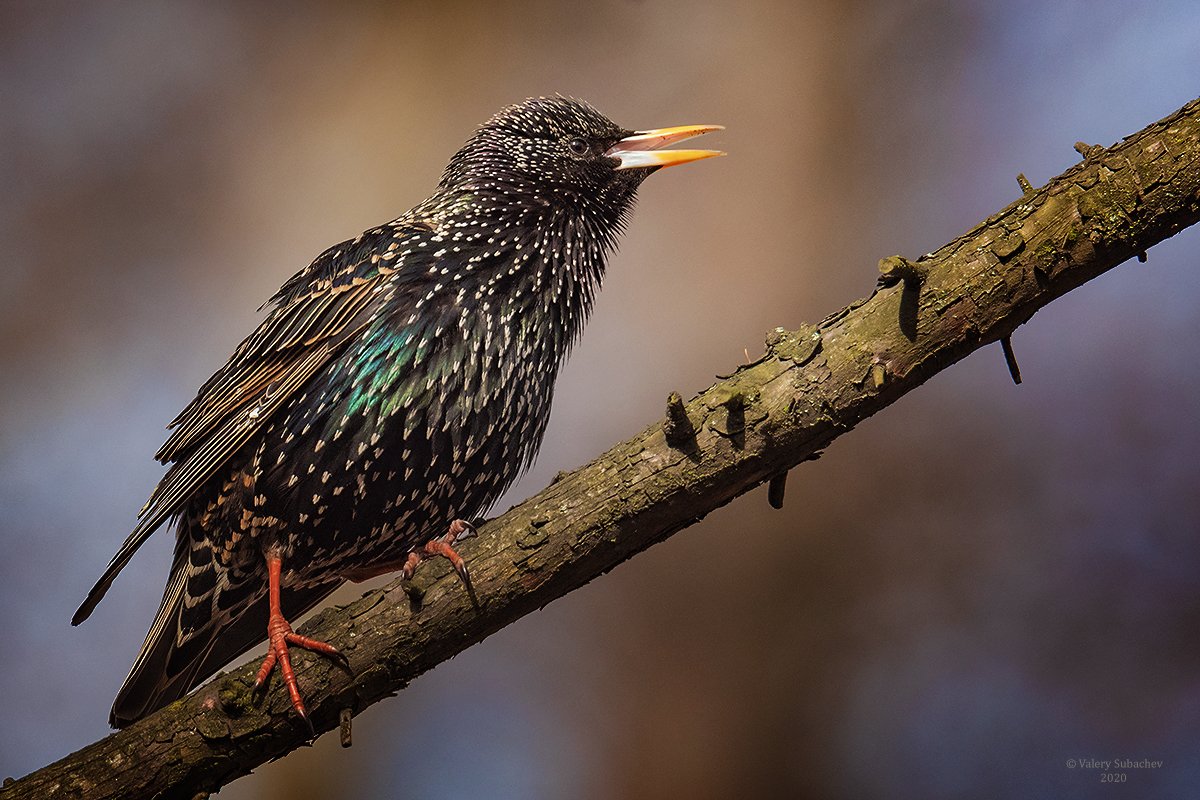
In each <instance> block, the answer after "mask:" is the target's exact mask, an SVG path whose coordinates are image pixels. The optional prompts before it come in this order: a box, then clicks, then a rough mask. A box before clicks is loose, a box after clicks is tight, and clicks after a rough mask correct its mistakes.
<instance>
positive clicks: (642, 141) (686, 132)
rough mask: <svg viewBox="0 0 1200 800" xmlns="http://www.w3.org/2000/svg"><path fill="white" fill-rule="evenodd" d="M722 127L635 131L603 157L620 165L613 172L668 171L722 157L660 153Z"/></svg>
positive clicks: (704, 152)
mask: <svg viewBox="0 0 1200 800" xmlns="http://www.w3.org/2000/svg"><path fill="white" fill-rule="evenodd" d="M723 130H725V126H724V125H678V126H676V127H674V128H657V129H655V130H652V131H637V132H636V133H634V134H633V135H632V136H626V137H625V138H624V139H622V140H621V141H619V142H617V143H616V144H614V145H613V146H612V147H610V148H608V150H607V151H606V152H605V153H604V155H606V156H608V157H609V158H615V159H617V160H619V161H620V162H621V163H620V164H619V165H618V166H617V169H635V168H637V167H672V166H674V165H676V164H686V163H688V162H689V161H699V160H700V159H702V158H712V157H713V156H723V155H725V154H724V153H722V152H721V151H720V150H663V149H661V148H663V147H666V146H668V145H671V144H674V143H675V142H681V141H683V140H684V139H690V138H692V137H693V136H699V135H700V134H702V133H708V132H709V131H723Z"/></svg>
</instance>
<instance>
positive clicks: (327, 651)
mask: <svg viewBox="0 0 1200 800" xmlns="http://www.w3.org/2000/svg"><path fill="white" fill-rule="evenodd" d="M282 571H283V560H282V559H281V558H280V557H279V556H277V555H268V556H267V580H268V591H269V593H270V598H269V600H270V606H271V611H270V616H269V617H268V619H267V638H268V640H269V641H270V649H268V650H267V657H266V658H264V659H263V663H262V666H261V667H259V669H258V677H256V678H255V679H254V688H255V690H256V691H257V690H258V689H261V688H262V687H263V686H265V685H266V682H267V678H269V677H270V676H271V671H272V670H273V669H275V664H276V663H277V662H278V664H279V672H280V673H281V674H282V675H283V683H284V685H285V686H287V690H288V695H290V696H291V698H292V707H293V708H295V709H296V713H297V714H299V715H300V718H301V719H303V720H304V721H305V722H308V712H307V711H306V710H305V708H304V698H303V697H301V696H300V688H299V687H298V686H297V685H296V674H295V673H294V672H293V671H292V660H291V658H290V657H289V656H288V645H289V644H294V645H296V646H297V647H303V648H305V649H306V650H313V651H315V652H317V653H323V654H324V655H327V656H330V657H332V658H336V659H338V660H340V661H343V662H344V661H345V660H346V657H345V656H343V655H342V654H341V652H340V651H339V650H338V649H337V648H336V647H334V646H333V645H331V644H326V643H325V642H318V641H317V640H316V639H310V638H308V637H307V636H301V635H300V634H298V633H295V632H293V631H292V626H291V625H290V624H288V621H287V620H286V619H284V617H283V612H282V611H281V610H280V608H279V583H280V579H279V576H280V573H281V572H282ZM309 727H310V728H311V727H312V723H311V722H309Z"/></svg>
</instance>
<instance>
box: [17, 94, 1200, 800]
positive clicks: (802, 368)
mask: <svg viewBox="0 0 1200 800" xmlns="http://www.w3.org/2000/svg"><path fill="white" fill-rule="evenodd" d="M1022 188H1024V187H1022ZM1198 218H1200V101H1193V102H1192V103H1189V104H1188V105H1187V106H1185V107H1184V108H1183V109H1181V110H1180V111H1178V112H1177V113H1175V114H1173V115H1171V116H1170V117H1168V118H1166V119H1164V120H1162V121H1160V122H1158V123H1155V124H1154V125H1151V126H1150V127H1148V128H1146V129H1145V130H1143V131H1141V132H1140V133H1138V134H1135V135H1133V136H1131V137H1128V138H1127V139H1126V140H1124V141H1123V142H1122V143H1120V144H1119V145H1115V146H1114V147H1112V148H1107V149H1106V148H1087V149H1086V158H1085V159H1084V161H1083V162H1082V163H1080V164H1078V165H1076V166H1075V167H1072V168H1071V169H1070V170H1068V171H1067V172H1065V173H1063V174H1062V175H1060V176H1058V177H1057V178H1055V179H1054V180H1052V181H1051V182H1050V183H1048V184H1047V185H1046V186H1044V187H1042V188H1040V189H1036V190H1034V189H1032V187H1030V188H1029V190H1027V191H1026V192H1025V194H1024V195H1023V196H1022V197H1021V198H1020V199H1018V200H1017V201H1016V202H1015V203H1013V204H1012V205H1010V206H1009V207H1008V208H1005V209H1004V210H1003V211H1000V212H999V213H997V214H995V215H993V216H991V217H989V218H988V219H987V220H985V221H984V222H982V223H981V224H979V225H977V226H976V227H974V228H973V229H971V230H970V231H968V232H967V233H965V234H963V235H962V236H960V237H958V238H957V239H955V240H954V241H952V242H950V243H949V244H947V245H945V246H944V247H942V248H940V249H939V250H937V252H935V253H932V254H929V255H926V256H923V257H922V258H920V259H919V260H917V261H916V262H910V261H908V260H906V259H901V258H898V257H893V258H889V259H885V260H884V261H883V262H881V265H880V269H881V271H882V273H883V277H882V278H881V287H880V288H878V289H877V290H876V291H875V292H874V293H873V294H872V295H871V296H870V297H867V298H865V299H863V300H859V301H857V302H855V303H853V304H851V305H850V306H848V307H846V308H845V309H842V310H841V311H839V312H837V313H836V314H832V315H830V316H829V317H827V318H826V319H825V320H823V321H822V322H821V323H819V324H817V325H813V326H805V327H802V328H801V329H799V330H794V331H786V330H784V329H782V328H779V329H776V330H774V331H772V332H771V333H769V334H768V337H767V350H766V353H765V355H763V356H762V357H761V358H759V359H758V360H757V361H755V362H753V363H751V364H748V365H745V366H742V367H739V368H738V369H737V371H736V372H735V373H734V374H732V375H730V376H728V377H726V378H724V379H721V380H719V381H718V382H717V383H715V384H714V385H712V386H711V387H709V388H708V389H706V390H704V391H703V392H701V393H700V394H699V395H697V396H696V397H695V398H693V399H692V400H691V401H690V402H687V403H684V404H682V405H680V401H679V399H678V398H672V399H671V402H670V408H669V413H668V417H669V419H670V421H669V422H667V423H665V424H666V425H667V427H668V429H669V431H670V432H671V436H670V442H668V437H667V436H666V435H664V423H659V424H655V425H652V426H651V427H649V428H647V429H646V430H645V431H643V432H642V433H640V434H639V435H637V436H635V437H634V438H632V439H630V440H629V441H626V442H622V443H621V444H618V445H617V446H615V447H613V448H612V449H611V450H609V451H608V452H607V453H605V454H604V455H602V456H600V457H599V458H597V459H596V460H595V461H593V462H592V463H591V464H588V465H587V466H585V467H583V468H582V469H579V470H577V471H575V472H572V473H569V474H566V475H564V476H562V477H561V478H560V479H559V480H557V481H556V482H555V483H554V484H553V485H551V486H550V487H549V488H547V489H546V490H545V491H543V492H541V493H540V494H538V495H537V496H535V497H533V498H531V499H529V500H528V501H526V502H525V503H523V504H521V505H520V506H518V507H516V508H514V509H512V510H511V511H509V512H508V513H506V514H504V515H503V516H502V517H500V518H498V519H496V520H493V521H491V522H489V523H488V524H487V525H485V526H483V527H482V528H481V529H480V535H479V538H478V539H475V540H472V541H471V542H469V543H467V544H466V545H465V546H464V548H463V553H464V555H465V556H466V557H467V560H468V561H469V563H470V565H471V571H472V576H473V579H474V584H475V588H476V590H477V592H478V596H479V598H480V600H481V602H482V607H481V608H480V609H479V610H476V609H475V608H473V607H472V605H471V604H470V602H469V601H468V599H467V596H466V593H465V592H463V591H462V589H461V587H460V586H459V585H458V584H457V582H456V580H455V579H454V576H453V575H452V574H450V573H449V571H448V569H446V568H445V567H443V566H440V565H435V566H432V567H427V568H425V569H423V570H422V574H421V575H419V576H418V579H417V581H416V585H415V586H411V587H407V591H406V588H405V587H402V586H401V585H400V583H399V582H396V583H393V584H391V585H390V586H388V587H387V588H385V589H382V590H379V591H374V592H369V593H368V594H366V595H364V597H363V598H362V599H361V600H359V601H358V602H356V603H353V604H351V605H349V606H345V607H341V608H332V609H328V610H326V611H324V612H323V613H321V614H319V615H318V616H316V617H315V618H314V619H313V620H312V621H311V622H310V623H309V624H308V625H307V626H306V627H305V630H304V632H305V633H307V634H308V635H310V636H315V637H316V638H318V639H322V640H325V641H329V642H332V643H334V644H335V645H337V646H338V647H340V648H341V649H342V651H343V652H344V653H345V654H346V655H347V657H348V658H349V662H350V665H351V667H352V670H353V672H352V673H350V672H347V671H345V670H343V669H341V668H339V667H337V666H336V665H333V664H331V663H329V662H328V661H327V660H325V659H322V658H319V657H314V656H311V655H309V654H306V653H304V652H303V651H301V652H299V653H298V655H297V658H296V662H297V664H296V671H297V675H298V676H299V679H300V684H301V686H302V687H303V688H304V692H305V694H306V696H307V699H308V704H309V709H310V712H311V717H312V721H313V724H314V725H315V726H316V729H317V730H318V731H327V730H331V729H334V728H336V727H338V724H339V713H340V712H342V711H343V709H350V711H351V712H352V713H357V712H359V711H361V710H362V709H364V708H366V707H367V706H368V705H370V704H372V703H374V702H376V701H378V700H380V699H382V698H384V697H387V696H389V695H391V694H394V693H395V692H398V691H399V690H401V689H403V688H404V687H405V686H406V685H407V684H408V683H409V682H410V681H411V680H412V679H413V678H415V677H416V676H417V675H419V674H421V673H422V672H424V671H425V670H427V669H430V668H431V667H433V666H435V665H437V664H438V663H440V662H442V661H445V660H446V659H448V658H450V657H452V656H453V655H455V654H456V653H458V652H460V651H461V650H463V649H464V648H466V647H468V646H470V645H472V644H474V643H475V642H478V641H480V640H482V639H483V638H485V637H486V636H487V635H488V634H490V633H492V632H494V631H497V630H499V629H500V628H502V627H504V626H505V625H507V624H509V623H510V622H512V621H514V620H516V619H518V618H519V617H521V616H523V615H524V614H527V613H529V612H530V611H533V610H534V609H537V608H540V607H541V606H544V605H546V604H547V603H549V602H550V601H551V600H554V599H555V598H557V597H560V596H562V595H564V594H566V593H567V592H569V591H571V590H572V589H575V588H577V587H579V586H582V585H583V584H585V583H587V582H588V581H590V580H592V579H593V578H596V577H597V576H599V575H601V574H603V573H604V572H607V571H608V570H610V569H612V568H613V567H614V566H615V565H617V564H619V563H620V562H622V561H624V560H625V559H627V558H629V557H630V556H632V555H633V554H635V553H637V552H639V551H641V550H644V549H645V548H647V547H649V546H650V545H652V544H654V543H655V542H658V541H661V540H663V539H665V538H666V537H668V536H670V535H671V534H672V533H674V532H676V531H678V530H680V529H682V528H685V527H687V526H688V525H691V524H692V523H693V522H696V521H697V520H699V519H700V518H702V517H703V516H704V515H705V514H707V513H708V512H710V511H712V510H713V509H715V508H717V507H719V506H721V505H724V504H725V503H728V502H729V501H730V500H732V499H733V498H735V497H737V496H738V495H740V494H742V493H744V492H746V491H747V490H749V489H751V488H753V487H755V486H757V485H759V484H760V483H763V482H765V481H768V480H771V479H776V482H777V486H778V487H780V488H781V487H782V482H781V481H779V480H778V477H779V476H781V475H783V474H785V473H786V471H787V470H788V469H790V468H792V467H794V466H796V465H797V464H799V463H801V462H803V461H805V460H807V459H809V458H812V457H814V455H815V454H817V453H818V452H819V451H820V450H821V449H822V448H824V447H826V446H827V445H828V444H829V443H830V442H831V441H833V440H834V439H835V438H837V437H838V436H839V435H840V434H842V433H844V432H845V431H848V430H850V429H851V428H853V427H854V426H855V425H856V424H858V423H859V422H860V421H861V420H863V419H865V418H867V417H868V416H870V415H871V414H874V413H875V412H876V411H879V410H880V409H882V408H885V407H886V406H888V405H889V404H890V403H892V402H893V401H894V400H896V399H897V398H899V397H900V396H901V395H903V394H905V393H907V392H909V391H911V390H912V389H914V388H916V387H917V386H919V385H920V384H921V383H923V382H924V381H925V380H927V379H928V378H929V377H931V376H932V375H934V374H935V373H936V372H938V371H940V370H942V369H944V368H946V367H948V366H949V365H951V364H953V363H955V362H956V361H958V360H959V359H961V358H963V357H965V356H966V355H968V354H969V353H971V352H973V351H975V350H977V349H979V348H980V347H982V346H984V345H986V344H989V343H991V342H995V341H998V340H1000V339H1002V338H1004V337H1006V336H1008V335H1009V334H1011V333H1012V331H1013V329H1015V328H1016V327H1017V326H1019V325H1020V324H1021V323H1023V322H1025V321H1026V320H1028V319H1029V318H1030V317H1031V316H1033V314H1034V313H1035V312H1036V311H1037V310H1038V309H1040V308H1041V307H1043V306H1045V305H1046V304H1047V303H1049V302H1050V301H1052V300H1054V299H1055V298H1057V297H1060V296H1062V295H1063V294H1065V293H1066V292H1068V291H1070V290H1071V289H1073V288H1075V287H1077V286H1079V285H1080V284H1082V283H1084V282H1086V281H1088V280H1091V279H1092V278H1095V277H1096V276H1098V275H1100V274H1101V273H1103V272H1105V271H1106V270H1108V269H1111V268H1112V267H1114V266H1116V265H1117V264H1120V263H1121V262H1123V261H1126V260H1128V259H1130V258H1132V257H1134V256H1137V255H1139V254H1142V253H1144V252H1145V251H1146V250H1147V249H1148V248H1150V247H1151V246H1152V245H1154V244H1156V243H1157V242H1160V241H1162V240H1163V239H1165V238H1167V237H1169V236H1171V235H1172V234H1174V233H1176V232H1178V231H1179V230H1181V229H1183V228H1184V227H1186V226H1188V225H1191V224H1193V223H1195V222H1196V221H1197V219H1198ZM889 284H890V285H889ZM415 597H419V598H420V600H419V602H418V601H416V600H414V599H413V598H415ZM255 666H256V665H255V664H248V665H245V666H243V667H241V668H239V669H237V670H235V671H234V672H233V673H232V674H229V675H220V676H218V677H216V678H214V679H213V680H212V681H210V682H209V683H208V684H207V685H205V686H203V687H201V688H200V689H199V690H197V691H196V692H194V693H192V694H191V695H189V696H188V697H186V698H184V699H182V700H180V701H178V702H176V703H173V704H172V705H170V706H168V707H167V708H164V709H162V710H161V711H159V712H157V713H155V714H153V715H151V716H150V717H148V718H146V719H144V720H142V721H140V722H138V723H136V724H134V725H132V726H131V727H129V728H127V729H125V730H123V731H120V732H118V733H115V734H112V735H111V736H109V737H107V738H105V739H103V740H102V741H99V742H96V743H95V744H92V745H90V746H88V747H86V748H84V749H83V750H80V751H79V752H77V753H75V754H73V755H71V756H68V757H67V758H64V759H63V760H61V761H59V762H57V763H55V764H51V765H50V766H48V767H45V768H43V769H41V770H38V771H37V772H34V773H32V774H31V775H29V776H27V777H25V778H23V779H21V780H19V781H16V782H12V783H9V784H7V785H6V786H5V787H4V788H3V789H0V798H3V799H4V800H15V799H16V798H39V800H42V799H46V798H59V797H63V798H67V797H69V798H100V797H124V798H151V797H185V798H191V797H194V796H196V795H197V794H198V793H199V794H203V793H204V792H206V791H211V790H215V789H217V788H219V787H221V786H222V785H224V784H226V783H228V782H229V781H232V780H233V779H235V778H237V777H238V776H240V775H244V774H246V773H248V772H250V771H251V770H252V769H254V768H255V767H256V766H258V765H259V764H262V763H264V762H265V761H267V760H269V759H272V758H277V757H279V756H281V755H283V754H285V753H287V752H288V751H290V750H292V749H293V748H295V747H298V746H300V745H301V744H303V743H304V742H305V741H306V740H307V738H308V731H307V729H306V727H305V726H304V725H303V724H302V723H301V722H300V720H299V719H298V718H297V717H296V716H295V715H294V714H293V713H292V711H291V708H290V705H289V703H288V700H287V696H286V693H284V692H283V691H281V690H280V689H279V687H278V685H275V686H273V687H272V689H271V691H270V692H269V694H268V697H267V700H266V701H265V702H264V703H256V702H255V700H254V698H253V697H252V696H251V684H252V681H253V676H254V669H255Z"/></svg>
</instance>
